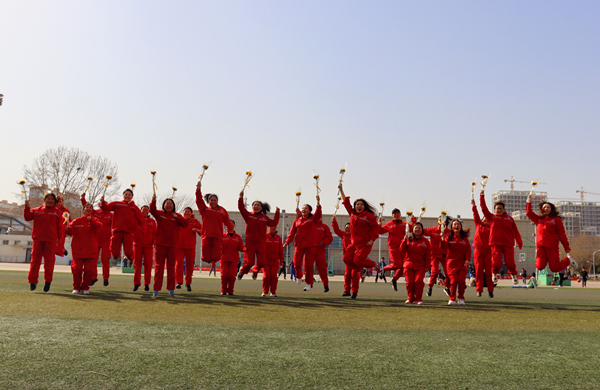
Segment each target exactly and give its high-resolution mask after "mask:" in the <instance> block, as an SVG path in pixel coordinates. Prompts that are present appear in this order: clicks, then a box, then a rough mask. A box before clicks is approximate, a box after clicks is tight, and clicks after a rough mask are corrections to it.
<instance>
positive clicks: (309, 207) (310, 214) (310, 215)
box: [305, 203, 313, 218]
mask: <svg viewBox="0 0 600 390" xmlns="http://www.w3.org/2000/svg"><path fill="white" fill-rule="evenodd" d="M305 206H306V207H308V211H310V213H308V218H310V217H312V216H313V213H312V206H311V205H309V204H308V203H307V204H305Z"/></svg>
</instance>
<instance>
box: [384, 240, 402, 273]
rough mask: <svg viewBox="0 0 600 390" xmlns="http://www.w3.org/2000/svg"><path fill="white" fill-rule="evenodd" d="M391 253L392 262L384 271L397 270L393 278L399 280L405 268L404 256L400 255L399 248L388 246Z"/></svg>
mask: <svg viewBox="0 0 600 390" xmlns="http://www.w3.org/2000/svg"><path fill="white" fill-rule="evenodd" d="M388 249H389V251H390V252H389V253H390V264H388V265H386V266H385V267H383V270H384V271H396V272H395V273H394V275H392V279H393V280H395V281H398V279H400V277H401V276H402V271H403V270H404V258H402V256H401V255H400V249H399V248H390V247H389V246H388Z"/></svg>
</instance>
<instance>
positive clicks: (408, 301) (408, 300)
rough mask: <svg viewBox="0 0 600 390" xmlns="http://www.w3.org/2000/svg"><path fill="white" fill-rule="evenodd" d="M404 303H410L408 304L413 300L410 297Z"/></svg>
mask: <svg viewBox="0 0 600 390" xmlns="http://www.w3.org/2000/svg"><path fill="white" fill-rule="evenodd" d="M404 303H406V304H407V305H408V304H411V303H412V302H411V301H410V299H407V300H406V301H404Z"/></svg>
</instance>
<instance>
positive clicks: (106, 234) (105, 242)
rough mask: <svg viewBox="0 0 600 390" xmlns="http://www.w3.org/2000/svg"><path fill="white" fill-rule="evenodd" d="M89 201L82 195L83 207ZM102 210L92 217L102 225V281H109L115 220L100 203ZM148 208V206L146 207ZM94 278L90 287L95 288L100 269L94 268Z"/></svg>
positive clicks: (100, 234)
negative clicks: (112, 228) (112, 229)
mask: <svg viewBox="0 0 600 390" xmlns="http://www.w3.org/2000/svg"><path fill="white" fill-rule="evenodd" d="M86 204H87V200H86V199H85V193H83V194H81V205H82V206H85V205H86ZM98 206H100V210H94V211H93V213H92V217H94V218H96V219H98V220H99V221H100V222H101V223H102V229H100V231H99V232H98V236H97V237H96V238H97V239H98V249H99V250H100V263H101V264H102V279H103V280H108V278H109V277H110V236H111V227H112V220H113V213H111V212H110V211H104V210H102V202H100V203H98ZM146 207H147V206H146ZM93 271H94V277H93V278H92V282H91V283H90V286H93V285H94V284H96V282H97V281H98V267H95V268H94V270H93Z"/></svg>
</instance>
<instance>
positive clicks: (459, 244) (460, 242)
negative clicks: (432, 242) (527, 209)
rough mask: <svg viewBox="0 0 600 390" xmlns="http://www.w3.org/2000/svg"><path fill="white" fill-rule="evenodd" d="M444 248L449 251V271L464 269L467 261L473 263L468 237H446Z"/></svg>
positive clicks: (447, 256) (447, 257) (447, 253)
mask: <svg viewBox="0 0 600 390" xmlns="http://www.w3.org/2000/svg"><path fill="white" fill-rule="evenodd" d="M443 246H444V248H445V249H446V250H447V252H446V260H447V261H448V263H447V264H448V269H460V268H463V267H465V262H466V261H467V260H468V261H471V243H470V242H469V239H468V238H467V237H464V238H462V237H458V236H454V238H452V239H451V238H450V236H448V237H444V243H443Z"/></svg>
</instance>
